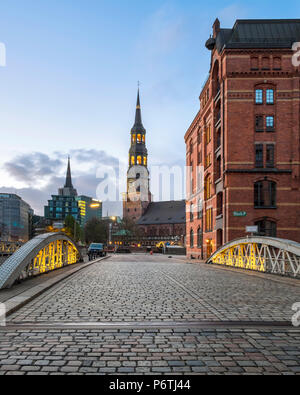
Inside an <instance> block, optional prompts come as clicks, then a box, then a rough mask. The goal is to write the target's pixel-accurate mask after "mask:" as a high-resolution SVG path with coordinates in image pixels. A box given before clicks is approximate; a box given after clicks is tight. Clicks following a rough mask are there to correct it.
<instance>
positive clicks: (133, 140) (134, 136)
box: [132, 134, 136, 144]
mask: <svg viewBox="0 0 300 395" xmlns="http://www.w3.org/2000/svg"><path fill="white" fill-rule="evenodd" d="M132 142H133V144H134V143H135V142H136V135H135V134H133V135H132Z"/></svg>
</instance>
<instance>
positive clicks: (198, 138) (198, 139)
mask: <svg viewBox="0 0 300 395" xmlns="http://www.w3.org/2000/svg"><path fill="white" fill-rule="evenodd" d="M201 136H202V133H201V130H199V131H198V136H197V141H198V144H201V141H202V138H201Z"/></svg>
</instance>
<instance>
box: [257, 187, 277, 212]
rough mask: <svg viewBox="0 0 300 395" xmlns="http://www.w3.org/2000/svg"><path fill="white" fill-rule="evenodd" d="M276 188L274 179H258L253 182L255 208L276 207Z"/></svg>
mask: <svg viewBox="0 0 300 395" xmlns="http://www.w3.org/2000/svg"><path fill="white" fill-rule="evenodd" d="M276 189H277V185H276V182H274V181H268V180H263V181H258V182H256V183H255V184H254V206H255V207H256V208H261V207H265V208H276Z"/></svg>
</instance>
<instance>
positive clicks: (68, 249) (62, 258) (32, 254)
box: [0, 233, 82, 289]
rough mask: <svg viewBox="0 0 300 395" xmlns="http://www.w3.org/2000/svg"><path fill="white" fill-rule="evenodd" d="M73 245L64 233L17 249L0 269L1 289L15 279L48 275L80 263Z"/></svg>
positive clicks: (36, 238) (49, 235)
mask: <svg viewBox="0 0 300 395" xmlns="http://www.w3.org/2000/svg"><path fill="white" fill-rule="evenodd" d="M81 259H82V257H81V254H80V252H79V250H78V248H77V247H76V245H75V244H74V242H73V241H72V240H71V239H70V238H69V237H68V236H66V235H65V234H61V233H46V234H43V235H40V236H37V237H35V238H34V239H32V240H30V241H28V243H26V244H24V245H23V246H22V247H21V248H19V249H18V250H17V251H16V252H15V253H14V254H13V255H11V256H10V257H9V258H8V259H7V260H6V261H5V262H4V263H3V264H2V265H1V266H0V289H2V288H9V287H11V286H12V285H13V284H14V283H15V281H16V280H18V279H24V278H27V277H31V276H35V275H39V274H42V273H47V272H49V271H51V270H55V269H59V268H61V267H63V266H67V265H72V264H74V263H77V262H79V261H81Z"/></svg>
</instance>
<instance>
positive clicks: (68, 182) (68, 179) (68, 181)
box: [65, 157, 73, 188]
mask: <svg viewBox="0 0 300 395" xmlns="http://www.w3.org/2000/svg"><path fill="white" fill-rule="evenodd" d="M65 188H73V184H72V175H71V163H70V157H68V169H67V176H66V183H65Z"/></svg>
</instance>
